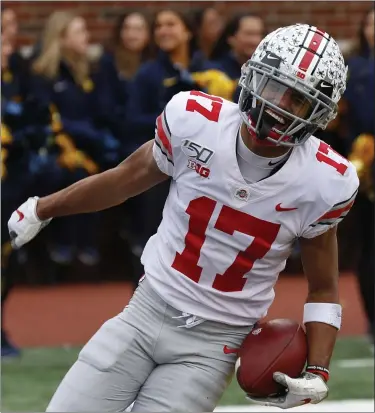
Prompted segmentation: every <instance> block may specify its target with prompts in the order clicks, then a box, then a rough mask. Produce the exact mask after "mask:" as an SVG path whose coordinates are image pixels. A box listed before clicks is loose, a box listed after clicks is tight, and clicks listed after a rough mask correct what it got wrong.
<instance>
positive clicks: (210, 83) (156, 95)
mask: <svg viewBox="0 0 375 413" xmlns="http://www.w3.org/2000/svg"><path fill="white" fill-rule="evenodd" d="M152 32H153V35H154V40H155V43H156V46H157V48H158V54H157V58H156V59H155V60H154V61H151V62H147V63H144V64H143V65H142V66H141V68H140V70H139V72H138V73H137V75H136V76H135V78H134V81H133V82H132V83H131V87H130V94H129V106H128V116H129V119H130V123H131V131H132V133H133V134H134V136H136V138H137V139H138V144H139V145H141V144H143V143H144V142H146V141H148V140H150V139H152V138H153V136H154V131H155V122H156V118H157V117H158V116H159V115H160V113H161V112H162V111H163V109H164V106H165V105H166V104H167V102H168V101H169V100H170V99H171V98H172V97H173V96H174V95H175V94H176V93H179V92H181V91H188V90H194V89H195V90H203V91H206V92H208V93H211V94H215V95H219V96H222V97H226V98H230V97H231V96H232V94H233V89H234V84H233V82H232V81H231V80H230V79H229V78H228V77H227V76H225V75H224V74H223V73H222V72H221V71H219V70H217V65H215V64H213V63H212V62H210V61H208V60H207V59H205V57H204V56H203V54H202V53H201V52H200V51H199V50H198V49H197V43H196V36H195V26H194V24H193V22H192V20H191V16H189V15H187V14H184V13H182V12H181V11H178V10H174V9H161V10H159V11H158V12H157V13H156V16H155V20H154V22H153V28H152ZM168 188H169V181H167V182H165V183H163V184H160V185H158V186H157V188H153V189H151V190H149V191H147V192H146V193H145V194H142V196H141V199H142V207H143V211H142V216H143V219H142V225H143V230H142V229H141V228H139V229H138V236H139V247H138V248H137V250H138V251H139V253H140V252H141V251H142V248H143V246H144V244H145V242H146V241H147V239H148V238H149V237H150V236H151V235H152V234H154V233H155V232H156V230H157V228H158V226H159V223H160V221H161V216H162V210H163V207H164V202H165V199H166V196H167V194H168Z"/></svg>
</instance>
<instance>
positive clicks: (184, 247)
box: [142, 91, 359, 325]
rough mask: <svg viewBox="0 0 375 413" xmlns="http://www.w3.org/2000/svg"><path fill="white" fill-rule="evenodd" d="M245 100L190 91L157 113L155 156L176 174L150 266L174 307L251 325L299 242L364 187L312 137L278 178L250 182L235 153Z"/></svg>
mask: <svg viewBox="0 0 375 413" xmlns="http://www.w3.org/2000/svg"><path fill="white" fill-rule="evenodd" d="M241 124H242V120H241V117H240V114H239V109H238V105H237V104H234V103H232V102H229V101H226V100H223V99H221V98H219V97H216V96H210V95H206V94H204V93H202V92H197V91H193V92H181V93H179V94H177V95H176V96H174V97H173V98H172V100H171V101H170V102H169V103H168V104H167V106H166V108H165V110H164V111H163V113H162V114H161V115H160V116H159V117H158V119H157V125H156V126H157V127H156V134H155V143H154V149H153V152H154V157H155V160H156V162H157V164H158V166H159V168H160V170H161V171H163V172H164V173H166V174H168V175H170V176H171V177H172V183H171V187H170V191H169V196H168V198H167V201H166V204H165V207H164V211H163V219H162V222H161V224H160V226H159V228H158V231H157V233H156V234H155V235H154V236H152V237H151V238H150V240H149V241H148V243H147V245H146V247H145V250H144V253H143V256H142V263H143V265H144V267H145V274H146V277H147V279H148V280H149V282H150V284H151V286H152V287H153V288H154V289H155V291H156V292H157V293H158V294H159V295H160V296H161V297H162V298H163V299H164V300H165V301H166V302H167V303H168V304H170V305H171V306H173V307H175V308H176V309H178V310H181V311H183V312H186V313H189V314H193V315H196V316H198V317H201V318H203V319H207V320H214V321H219V322H223V323H226V324H232V325H251V324H254V323H255V322H256V321H257V320H259V319H260V318H262V317H263V316H265V315H266V313H267V310H268V308H269V307H270V305H271V304H272V301H273V299H274V290H273V287H274V284H275V283H276V281H277V278H278V276H279V273H280V272H281V271H282V270H283V269H284V268H285V264H286V260H287V258H288V256H289V255H290V253H291V250H292V247H293V244H294V242H295V240H296V239H297V238H299V237H306V238H312V237H315V236H317V235H320V234H322V233H324V232H325V231H327V230H328V229H329V228H331V227H332V226H334V225H336V224H337V223H338V222H340V221H341V220H342V219H343V217H344V216H345V215H346V214H347V213H348V211H349V209H350V207H351V206H352V204H353V202H354V199H355V196H356V193H357V188H358V184H359V182H358V178H357V174H356V171H355V168H354V166H353V165H352V164H351V163H350V162H349V161H347V160H346V159H345V158H343V157H341V156H340V155H339V154H337V153H336V152H334V151H333V150H332V149H331V148H330V147H329V146H328V145H327V144H326V143H324V142H322V141H320V140H319V139H317V138H315V137H311V138H310V139H308V141H307V142H306V143H305V144H304V145H302V146H297V147H294V148H293V150H292V153H291V155H290V157H289V158H288V160H287V162H286V163H285V164H284V165H283V166H282V167H281V169H279V170H278V171H277V172H276V173H275V174H273V175H271V176H270V177H268V178H266V179H264V180H261V181H260V182H256V183H253V184H248V183H246V181H245V180H244V179H243V177H242V175H241V173H240V170H239V167H238V163H237V155H236V139H237V137H238V136H239V133H238V132H239V128H240V126H241Z"/></svg>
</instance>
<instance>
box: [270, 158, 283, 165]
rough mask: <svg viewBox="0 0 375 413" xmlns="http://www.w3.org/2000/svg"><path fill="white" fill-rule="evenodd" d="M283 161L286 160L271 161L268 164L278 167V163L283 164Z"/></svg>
mask: <svg viewBox="0 0 375 413" xmlns="http://www.w3.org/2000/svg"><path fill="white" fill-rule="evenodd" d="M283 160H284V159H282V160H281V161H277V162H272V161H269V162H268V165H269V166H274V165H277V164H278V163H280V162H282V161H283Z"/></svg>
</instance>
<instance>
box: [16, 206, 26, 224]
mask: <svg viewBox="0 0 375 413" xmlns="http://www.w3.org/2000/svg"><path fill="white" fill-rule="evenodd" d="M16 212H17V214H18V217H19V218H18V221H17V222H20V221H22V220H23V219H24V218H25V215H23V213H22V212H21V211H18V209H16Z"/></svg>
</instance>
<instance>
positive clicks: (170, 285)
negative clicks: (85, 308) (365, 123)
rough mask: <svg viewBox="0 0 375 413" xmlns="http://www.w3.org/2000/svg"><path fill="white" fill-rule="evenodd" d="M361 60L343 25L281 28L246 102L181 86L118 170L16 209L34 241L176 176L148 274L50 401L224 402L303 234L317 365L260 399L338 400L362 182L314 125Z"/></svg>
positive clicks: (150, 249) (276, 402) (20, 232)
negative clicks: (347, 278)
mask: <svg viewBox="0 0 375 413" xmlns="http://www.w3.org/2000/svg"><path fill="white" fill-rule="evenodd" d="M346 72H347V70H346V67H345V65H344V60H343V57H342V54H341V52H340V50H339V47H338V45H337V43H336V42H335V40H334V39H333V38H332V37H331V36H330V35H329V34H328V33H326V32H324V31H322V30H320V29H318V28H316V27H314V26H309V25H305V24H296V25H292V26H288V27H283V28H280V29H278V30H276V31H274V32H272V33H271V34H269V35H268V36H266V37H265V38H264V40H262V42H261V43H260V44H259V46H258V48H257V49H256V51H255V52H254V54H253V55H252V56H251V58H250V59H249V61H248V62H247V63H246V64H245V65H244V66H243V68H242V76H241V79H240V87H241V96H240V100H239V104H238V105H237V104H235V103H232V102H229V101H226V100H224V99H222V98H219V97H216V96H211V95H207V94H205V93H202V92H200V91H191V92H182V93H179V94H177V95H175V96H174V97H173V98H172V99H171V101H170V102H169V103H168V104H167V105H166V107H165V109H164V111H163V112H162V113H161V115H160V116H159V117H158V119H157V122H156V133H155V139H153V140H150V141H149V142H147V143H146V144H144V145H143V146H142V147H141V148H140V149H138V150H137V151H136V152H135V153H133V154H132V155H131V156H130V157H129V158H127V159H126V160H125V161H124V162H122V163H121V164H120V165H118V166H117V167H116V168H114V169H111V170H108V171H106V172H104V173H101V174H98V175H95V176H91V177H89V178H87V179H83V180H82V181H80V182H77V183H75V184H74V185H72V186H70V187H68V188H66V189H63V190H62V191H59V192H57V193H54V194H52V195H49V196H46V197H43V198H38V197H33V198H29V199H28V200H27V201H26V202H25V203H24V204H22V205H21V206H20V207H19V208H18V209H17V210H16V211H15V212H14V213H13V214H12V216H11V218H10V220H9V230H10V234H11V237H12V240H13V241H12V242H13V245H14V247H15V248H19V247H21V246H22V245H24V244H25V243H27V242H29V241H30V240H31V239H32V238H34V237H35V236H36V234H37V233H38V232H39V231H40V230H41V229H42V228H43V227H45V226H46V225H47V224H48V223H49V222H50V221H51V219H53V218H55V217H60V216H64V215H71V214H79V213H89V212H94V211H100V210H103V209H106V208H110V207H112V206H115V205H118V204H120V203H122V202H124V201H126V199H128V198H130V197H133V196H135V195H137V194H139V193H141V192H143V191H146V190H147V189H149V188H151V187H152V186H154V185H156V184H158V183H159V182H162V181H164V180H165V179H167V177H168V176H170V177H172V183H171V186H170V192H169V196H168V199H167V201H166V204H165V208H164V213H163V219H162V222H161V224H160V226H159V228H158V231H157V233H156V234H155V235H154V236H152V237H151V238H150V240H149V241H148V243H147V245H146V247H145V250H144V252H143V256H142V263H143V265H144V268H145V277H144V278H143V280H142V281H141V282H140V284H139V286H138V288H137V290H136V292H135V294H134V296H133V298H132V299H131V301H130V303H129V305H128V306H127V307H125V309H124V311H123V312H122V313H120V314H119V315H117V316H116V317H114V318H112V319H110V320H109V321H107V322H106V323H104V325H103V326H102V327H101V328H100V329H99V330H98V332H97V333H96V334H95V335H94V336H93V337H92V338H91V339H90V341H89V342H88V343H87V344H86V345H85V346H84V347H83V349H82V351H81V352H80V354H79V357H78V360H77V361H76V363H75V364H74V365H73V366H72V368H71V369H70V370H69V372H68V373H67V374H66V376H65V377H64V379H63V380H62V382H61V384H60V386H59V387H58V389H57V390H56V393H55V394H54V396H53V398H52V400H51V402H50V404H49V406H48V411H64V412H68V411H81V412H82V411H85V412H88V411H106V412H117V411H124V410H125V409H126V408H127V407H128V406H129V405H130V404H131V403H132V402H134V405H133V408H132V410H133V411H144V412H147V411H212V410H213V409H214V408H215V406H216V404H217V402H218V400H219V399H220V397H221V395H222V393H223V391H224V389H225V387H226V385H227V382H228V379H229V377H230V375H231V373H232V371H233V366H234V364H235V361H236V355H235V354H234V349H236V348H238V347H239V346H240V345H241V343H242V341H243V339H244V338H245V337H246V336H247V334H249V332H250V331H251V330H252V328H253V326H254V324H255V323H256V322H257V321H258V320H259V319H261V318H262V317H264V316H265V315H266V313H267V310H268V308H269V307H270V305H271V303H272V301H273V299H274V289H273V287H274V284H275V283H276V281H277V278H278V275H279V273H280V272H281V271H282V270H283V269H284V267H285V263H286V260H287V258H288V256H289V254H290V253H291V250H292V246H293V243H294V242H295V240H296V239H299V242H300V246H301V256H302V260H303V266H304V272H305V275H306V277H307V282H308V287H309V291H308V296H307V300H306V304H305V306H304V309H303V321H304V324H305V326H306V332H307V339H308V360H307V367H306V371H304V372H303V373H302V374H301V376H300V377H299V378H297V379H292V378H290V377H288V376H286V375H285V374H282V373H277V374H275V375H274V379H275V380H276V381H277V382H279V383H281V384H282V385H283V386H284V387H285V389H286V391H285V393H284V394H281V395H277V396H274V397H268V398H263V399H254V401H255V402H258V403H260V404H268V405H273V406H278V407H281V408H290V407H294V406H298V405H302V404H305V403H308V402H311V403H319V402H320V401H322V400H323V399H324V398H325V397H327V394H328V385H327V382H328V379H329V363H330V358H331V355H332V351H333V348H334V344H335V340H336V334H337V331H338V330H339V329H340V326H341V306H340V304H339V296H338V257H337V239H336V227H337V224H338V223H339V222H340V221H341V220H342V219H343V218H344V216H345V215H346V214H347V213H348V211H349V210H350V208H351V206H352V204H353V202H354V199H355V196H356V193H357V188H358V178H357V175H356V172H355V168H354V167H353V165H352V164H351V163H350V162H349V161H347V160H346V159H344V158H342V157H341V156H340V155H339V154H337V153H335V152H334V151H333V150H332V149H331V148H330V147H329V146H328V145H327V144H326V143H324V142H322V141H320V140H318V139H317V138H315V137H314V136H313V134H314V132H315V131H316V130H317V129H318V128H325V127H326V125H327V124H328V122H329V121H330V120H332V119H333V118H334V117H335V116H336V113H337V102H338V101H339V99H340V97H341V95H342V93H343V92H344V90H345V83H346Z"/></svg>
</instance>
